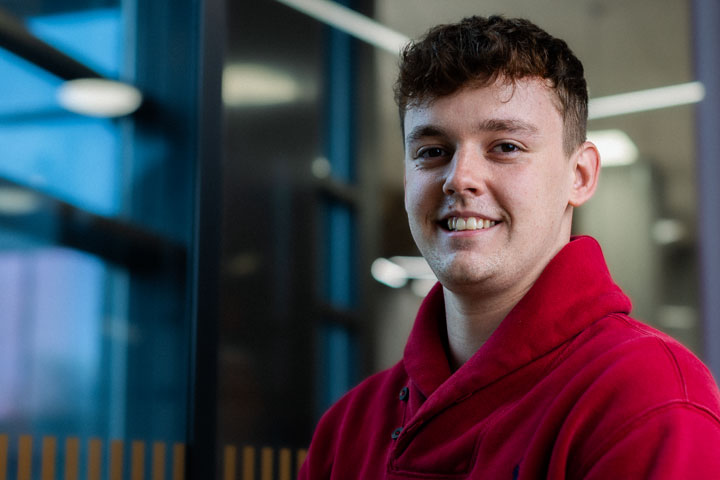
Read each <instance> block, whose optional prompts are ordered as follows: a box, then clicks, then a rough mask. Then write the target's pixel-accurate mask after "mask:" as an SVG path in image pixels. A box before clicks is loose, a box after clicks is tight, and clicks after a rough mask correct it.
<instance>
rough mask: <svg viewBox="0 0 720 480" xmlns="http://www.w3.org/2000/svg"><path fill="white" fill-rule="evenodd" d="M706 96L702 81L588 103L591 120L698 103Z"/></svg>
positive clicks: (595, 99)
mask: <svg viewBox="0 0 720 480" xmlns="http://www.w3.org/2000/svg"><path fill="white" fill-rule="evenodd" d="M704 97H705V87H704V86H703V84H702V83H700V82H689V83H682V84H680V85H670V86H668V87H660V88H651V89H648V90H640V91H637V92H630V93H621V94H619V95H609V96H607V97H599V98H593V99H591V100H590V102H589V104H588V108H589V114H588V118H589V119H590V120H595V119H598V118H606V117H615V116H618V115H626V114H628V113H636V112H645V111H648V110H657V109H660V108H667V107H675V106H679V105H688V104H692V103H697V102H699V101H701V100H702V99H703V98H704Z"/></svg>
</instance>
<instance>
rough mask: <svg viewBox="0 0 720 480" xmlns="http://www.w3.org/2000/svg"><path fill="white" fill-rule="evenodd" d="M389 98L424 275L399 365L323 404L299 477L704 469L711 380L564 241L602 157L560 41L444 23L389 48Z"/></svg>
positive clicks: (575, 243)
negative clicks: (396, 69)
mask: <svg viewBox="0 0 720 480" xmlns="http://www.w3.org/2000/svg"><path fill="white" fill-rule="evenodd" d="M396 98H397V101H398V105H399V108H400V114H401V119H402V125H403V135H404V143H405V208H406V210H407V213H408V219H409V223H410V230H411V232H412V235H413V238H414V239H415V242H416V243H417V245H418V248H419V249H420V252H421V253H422V255H423V256H424V257H425V259H426V260H427V261H428V263H429V264H430V266H431V268H432V269H433V271H434V272H435V275H436V276H437V278H438V279H439V283H438V284H437V285H436V286H435V288H434V289H433V290H432V291H431V292H430V293H429V294H428V296H427V298H426V299H425V301H424V302H423V305H422V306H421V308H420V311H419V312H418V315H417V318H416V321H415V326H414V327H413V331H412V333H411V335H410V338H409V340H408V344H407V346H406V349H405V353H404V356H403V359H402V361H401V362H399V363H398V364H397V365H396V366H395V367H393V368H391V369H389V370H387V371H385V372H381V373H379V374H377V375H375V376H373V377H371V378H369V379H368V380H366V381H365V382H363V383H362V384H361V385H359V386H358V387H356V388H355V389H353V390H352V391H351V392H349V393H348V394H347V395H345V396H344V397H343V398H342V399H341V400H340V401H339V402H338V403H337V404H336V405H334V406H333V407H332V408H331V409H330V410H329V411H328V412H327V413H326V414H325V415H324V416H323V418H322V420H321V421H320V424H319V425H318V428H317V430H316V433H315V436H314V437H313V442H312V445H311V447H310V451H309V455H308V458H307V461H306V462H305V465H304V466H303V469H302V471H301V474H300V478H302V479H343V480H346V479H356V478H357V479H369V480H376V479H419V478H424V479H447V478H451V479H465V478H468V479H471V478H472V479H481V478H482V479H508V480H510V479H540V478H546V479H553V480H556V479H557V480H560V479H598V480H600V479H603V480H605V479H612V478H622V479H685V478H688V479H689V478H720V419H719V414H720V393H719V392H718V389H717V386H716V384H715V381H714V380H713V378H712V376H711V375H710V373H709V372H708V370H707V368H705V366H704V365H703V364H702V363H701V362H700V361H699V360H698V359H697V358H695V357H694V356H693V355H692V354H691V353H690V352H689V351H688V350H686V349H685V348H684V347H682V346H681V345H679V344H678V343H677V342H675V341H674V340H672V339H671V338H669V337H667V336H666V335H664V334H662V333H660V332H657V331H655V330H653V329H651V328H649V327H648V326H646V325H643V324H642V323H640V322H637V321H636V320H634V319H632V318H631V317H630V316H629V313H630V301H629V299H628V298H627V297H626V296H625V295H624V294H623V293H622V291H621V290H620V289H619V288H618V287H617V286H616V285H615V284H614V283H613V281H612V279H611V277H610V274H609V273H608V270H607V267H606V266H605V261H604V259H603V256H602V252H601V250H600V247H599V245H598V244H597V243H596V242H595V241H594V240H593V239H592V238H589V237H574V238H571V235H570V232H571V226H572V215H573V209H574V208H576V207H578V206H580V205H582V204H583V203H584V202H585V201H587V200H588V199H589V198H590V197H591V196H592V194H593V192H594V191H595V187H596V184H597V180H598V173H599V167H600V159H599V155H598V152H597V149H596V148H595V146H594V145H593V144H592V143H590V142H587V141H586V140H585V125H586V119H587V89H586V84H585V80H584V77H583V68H582V65H581V63H580V61H579V60H578V59H577V58H576V57H575V56H574V55H573V54H572V52H571V51H570V50H569V49H568V47H567V45H566V44H565V42H563V41H562V40H559V39H556V38H553V37H551V36H550V35H548V34H547V33H546V32H544V31H543V30H541V29H539V28H538V27H537V26H535V25H533V24H532V23H530V22H528V21H526V20H521V19H504V18H501V17H490V18H482V17H472V18H468V19H465V20H463V21H461V22H459V23H457V24H453V25H441V26H439V27H436V28H434V29H432V30H430V31H429V32H428V33H427V35H426V36H425V37H423V38H422V39H421V40H420V41H418V42H415V43H411V44H410V45H409V46H408V47H407V48H406V49H405V50H404V52H403V55H402V59H401V65H400V74H399V78H398V83H397V87H396Z"/></svg>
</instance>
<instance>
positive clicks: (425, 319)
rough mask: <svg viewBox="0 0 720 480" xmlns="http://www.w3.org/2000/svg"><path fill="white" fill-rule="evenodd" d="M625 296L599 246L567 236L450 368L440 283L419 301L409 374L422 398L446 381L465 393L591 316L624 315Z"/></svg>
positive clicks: (560, 339) (565, 336) (570, 333)
mask: <svg viewBox="0 0 720 480" xmlns="http://www.w3.org/2000/svg"><path fill="white" fill-rule="evenodd" d="M630 308H631V304H630V300H629V299H628V298H627V296H625V295H624V294H623V292H622V291H621V290H620V288H619V287H618V286H617V285H615V283H614V282H613V280H612V278H611V277H610V273H609V271H608V268H607V266H606V264H605V259H604V257H603V254H602V251H601V249H600V245H599V244H598V243H597V242H596V241H595V240H594V239H593V238H591V237H585V236H583V237H573V238H572V239H571V241H570V242H569V243H568V244H567V245H566V246H565V247H563V249H562V250H561V251H560V252H558V254H557V255H556V256H555V257H554V258H553V259H552V260H551V261H550V262H549V263H548V265H547V266H546V267H545V270H543V273H542V274H541V275H540V277H539V278H538V280H537V281H536V282H535V284H534V285H533V286H532V288H531V289H530V290H529V291H528V292H527V294H525V296H524V297H523V298H522V299H521V300H520V302H518V304H517V305H515V307H514V308H513V309H512V310H511V311H510V313H509V314H508V316H507V317H505V319H504V320H503V321H502V323H501V324H500V326H499V327H498V328H497V330H496V331H495V332H494V333H493V334H492V335H491V336H490V338H489V339H488V341H487V342H485V344H484V345H483V346H482V347H481V348H480V349H479V350H478V351H477V352H476V353H475V355H473V356H472V357H471V358H470V360H468V361H467V362H466V363H465V365H463V366H462V367H461V368H460V369H459V370H458V371H457V372H455V373H454V374H452V372H451V371H450V367H449V363H448V360H447V354H446V351H445V347H444V343H445V342H446V338H447V332H446V326H445V303H444V300H443V290H442V286H441V285H440V284H437V285H435V287H434V288H433V289H432V290H431V291H430V293H429V294H428V295H427V297H426V298H425V300H424V301H423V303H422V305H421V307H420V310H419V311H418V315H417V317H416V320H415V324H414V326H413V330H412V332H411V334H410V337H409V339H408V343H407V345H406V347H405V353H404V356H403V362H404V364H405V368H406V370H407V372H408V375H409V376H410V379H411V380H412V381H413V382H414V383H415V385H416V386H417V387H418V388H419V389H420V391H421V392H422V393H423V395H424V396H425V397H430V395H431V394H433V393H434V392H435V391H436V390H438V388H440V387H441V386H442V385H444V384H445V382H446V381H447V380H448V379H449V378H450V377H451V375H452V376H454V377H455V376H457V377H458V379H459V380H462V381H459V382H448V384H452V386H448V387H447V388H450V389H451V390H452V391H451V392H447V393H448V394H450V395H452V396H462V395H464V394H468V393H470V391H465V390H467V389H472V390H477V389H480V388H482V387H483V386H485V385H487V384H489V383H491V382H493V381H495V380H497V379H498V378H500V377H502V376H504V375H506V374H508V373H510V372H512V371H514V370H516V369H517V368H519V367H521V366H523V365H525V364H527V363H529V362H531V361H532V360H534V359H536V358H538V357H540V356H542V355H544V354H546V353H548V352H550V351H551V350H553V349H554V348H556V347H557V346H559V345H561V344H562V343H564V342H566V341H567V340H569V339H570V338H572V337H574V336H575V335H577V334H578V333H580V331H582V330H583V329H584V328H586V327H587V326H588V325H590V324H591V323H593V322H594V321H595V320H597V319H599V318H601V317H604V316H606V315H608V314H610V313H626V314H627V313H629V312H630Z"/></svg>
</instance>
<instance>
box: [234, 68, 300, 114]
mask: <svg viewBox="0 0 720 480" xmlns="http://www.w3.org/2000/svg"><path fill="white" fill-rule="evenodd" d="M222 96H223V102H224V103H225V105H227V106H230V107H241V106H242V107H247V106H267V105H280V104H284V103H292V102H296V101H298V100H299V99H300V98H301V97H302V89H301V88H300V85H299V84H298V82H297V81H296V80H295V79H294V78H293V77H292V76H290V75H289V74H287V73H285V72H282V71H280V70H277V69H274V68H270V67H267V66H265V65H260V64H251V63H248V64H231V65H228V66H227V67H225V70H224V71H223V80H222Z"/></svg>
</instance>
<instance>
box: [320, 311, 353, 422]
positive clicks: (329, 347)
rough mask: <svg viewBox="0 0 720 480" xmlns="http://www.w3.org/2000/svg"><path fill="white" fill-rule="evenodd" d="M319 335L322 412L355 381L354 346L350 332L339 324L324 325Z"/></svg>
mask: <svg viewBox="0 0 720 480" xmlns="http://www.w3.org/2000/svg"><path fill="white" fill-rule="evenodd" d="M320 335H321V345H322V352H321V361H320V365H322V368H323V371H322V372H321V375H320V378H322V379H323V382H321V385H322V392H321V402H320V405H319V408H320V412H323V411H325V410H326V409H327V408H328V407H330V405H332V404H333V403H335V402H336V401H337V400H338V399H339V398H340V397H341V396H342V395H343V394H345V392H347V391H348V390H350V387H352V386H353V384H354V382H355V358H354V357H355V346H354V340H353V336H352V334H351V333H350V332H349V331H348V329H347V328H345V327H344V326H341V325H326V326H324V327H322V328H321V330H320Z"/></svg>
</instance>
